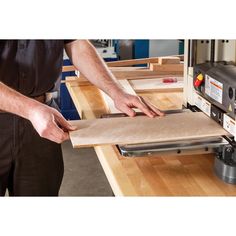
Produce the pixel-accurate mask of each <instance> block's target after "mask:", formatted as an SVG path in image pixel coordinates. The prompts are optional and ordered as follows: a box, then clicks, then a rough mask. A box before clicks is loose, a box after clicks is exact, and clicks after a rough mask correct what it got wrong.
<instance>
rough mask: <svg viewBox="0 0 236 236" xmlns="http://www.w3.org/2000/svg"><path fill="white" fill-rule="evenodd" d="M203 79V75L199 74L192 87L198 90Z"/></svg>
mask: <svg viewBox="0 0 236 236" xmlns="http://www.w3.org/2000/svg"><path fill="white" fill-rule="evenodd" d="M203 79H204V77H203V74H202V73H201V74H199V75H198V76H197V77H196V79H195V81H194V86H195V87H197V88H198V87H199V86H200V85H201V84H202V82H203Z"/></svg>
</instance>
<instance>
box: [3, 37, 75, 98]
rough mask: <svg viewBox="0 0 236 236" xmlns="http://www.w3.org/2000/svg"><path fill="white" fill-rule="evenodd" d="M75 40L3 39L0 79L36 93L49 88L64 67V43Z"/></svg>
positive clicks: (27, 94)
mask: <svg viewBox="0 0 236 236" xmlns="http://www.w3.org/2000/svg"><path fill="white" fill-rule="evenodd" d="M71 41H73V40H0V81H1V82H3V83H4V84H6V85H8V86H9V87H11V88H13V89H15V90H17V91H18V92H20V93H22V94H24V95H26V96H29V97H35V96H40V95H42V94H44V93H45V92H49V91H51V90H52V89H53V88H54V85H55V83H56V81H57V79H58V78H59V76H60V74H61V70H62V62H63V49H64V44H66V43H70V42H71Z"/></svg>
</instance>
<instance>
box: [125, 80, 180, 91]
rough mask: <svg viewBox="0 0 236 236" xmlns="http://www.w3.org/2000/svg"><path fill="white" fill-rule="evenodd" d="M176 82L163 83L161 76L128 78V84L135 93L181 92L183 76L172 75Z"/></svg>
mask: <svg viewBox="0 0 236 236" xmlns="http://www.w3.org/2000/svg"><path fill="white" fill-rule="evenodd" d="M170 78H172V77H170ZM173 78H174V79H177V82H173V83H163V82H162V81H163V78H154V79H143V80H130V82H129V83H130V85H131V86H132V87H133V89H134V90H135V92H136V93H143V92H182V91H183V87H184V83H183V77H173Z"/></svg>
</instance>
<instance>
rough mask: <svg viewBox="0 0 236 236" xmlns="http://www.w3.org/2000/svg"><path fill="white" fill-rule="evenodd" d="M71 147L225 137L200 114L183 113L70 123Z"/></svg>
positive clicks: (215, 125)
mask: <svg viewBox="0 0 236 236" xmlns="http://www.w3.org/2000/svg"><path fill="white" fill-rule="evenodd" d="M71 123H72V125H75V126H77V127H78V129H77V130H76V131H72V132H70V138H71V141H72V144H73V147H77V148H78V147H88V146H97V145H108V144H111V145H115V144H120V145H121V144H137V143H151V142H167V141H176V140H186V139H194V138H205V137H215V136H220V135H228V132H227V131H226V130H224V129H223V128H222V127H221V126H220V125H219V124H217V123H216V122H215V121H213V120H212V119H210V118H209V117H207V116H206V115H205V114H203V113H202V112H186V113H185V112H184V113H178V114H169V115H166V116H164V117H156V118H153V119H151V118H149V117H146V116H140V117H121V118H106V119H95V120H80V121H71Z"/></svg>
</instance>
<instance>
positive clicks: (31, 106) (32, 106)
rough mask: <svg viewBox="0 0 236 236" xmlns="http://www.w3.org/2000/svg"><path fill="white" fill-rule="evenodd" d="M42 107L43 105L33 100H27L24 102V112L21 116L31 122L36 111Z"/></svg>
mask: <svg viewBox="0 0 236 236" xmlns="http://www.w3.org/2000/svg"><path fill="white" fill-rule="evenodd" d="M42 105H43V104H41V103H40V102H38V101H35V100H34V99H32V98H25V101H23V102H22V112H21V114H20V115H21V116H22V117H24V118H25V119H27V120H30V119H31V117H32V115H33V113H34V112H35V111H36V109H37V108H38V107H40V106H42Z"/></svg>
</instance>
